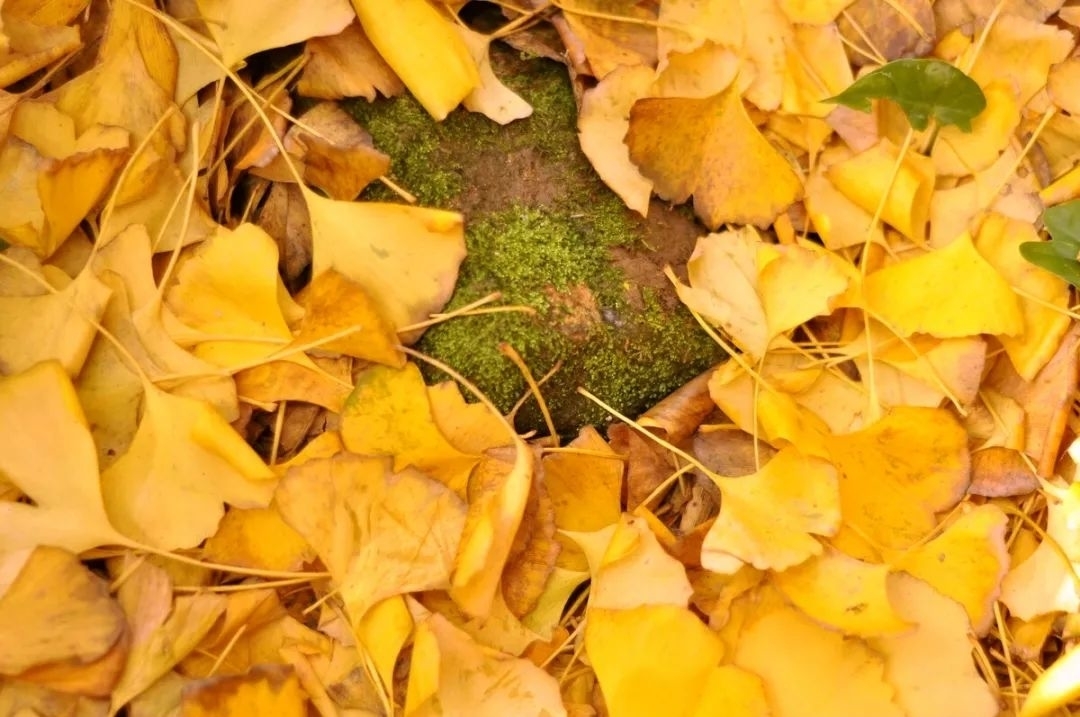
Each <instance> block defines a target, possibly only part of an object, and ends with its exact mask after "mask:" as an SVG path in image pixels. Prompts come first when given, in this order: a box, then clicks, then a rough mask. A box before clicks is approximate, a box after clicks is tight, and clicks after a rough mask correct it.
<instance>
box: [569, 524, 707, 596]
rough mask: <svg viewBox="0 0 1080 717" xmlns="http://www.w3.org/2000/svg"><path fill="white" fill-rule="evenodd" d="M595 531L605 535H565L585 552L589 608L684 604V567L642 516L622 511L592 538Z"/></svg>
mask: <svg viewBox="0 0 1080 717" xmlns="http://www.w3.org/2000/svg"><path fill="white" fill-rule="evenodd" d="M600 535H603V536H604V539H601V540H598V541H590V540H588V539H587V538H585V537H584V536H581V535H580V534H573V533H571V534H570V537H571V538H574V539H575V540H579V539H580V540H581V543H579V544H580V545H582V547H583V548H585V549H586V550H585V553H586V555H588V556H589V562H590V567H591V568H592V572H593V583H592V590H591V596H590V599H589V607H590V609H592V608H604V609H609V610H627V609H630V608H635V607H639V606H641V605H677V606H679V607H686V606H687V604H688V603H689V600H690V595H691V593H692V592H693V589H692V588H691V587H690V581H689V580H687V578H686V570H685V568H683V566H682V563H680V562H679V561H678V560H676V559H675V558H673V557H671V556H670V555H668V554H667V552H665V551H664V549H663V548H662V547H661V546H660V543H659V541H658V540H657V539H656V536H655V535H653V533H652V531H650V530H649V526H648V524H647V523H646V522H645V521H644V520H643V519H641V518H635V517H633V516H630V515H626V514H624V515H623V516H622V518H621V520H620V521H619V522H618V523H617V524H616V525H615V526H614V530H613V531H607V530H605V531H599V533H598V534H597V537H599V536H600ZM605 541H606V542H605ZM590 546H591V547H592V548H593V549H590ZM595 548H600V549H601V550H602V552H600V551H596V550H595Z"/></svg>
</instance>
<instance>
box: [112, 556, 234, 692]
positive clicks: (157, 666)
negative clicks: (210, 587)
mask: <svg viewBox="0 0 1080 717" xmlns="http://www.w3.org/2000/svg"><path fill="white" fill-rule="evenodd" d="M117 599H118V600H119V601H120V605H121V607H123V608H124V612H125V613H126V614H127V620H128V624H130V625H131V636H132V644H131V652H130V655H129V657H128V661H127V664H126V665H125V666H124V672H123V674H121V675H120V682H119V683H118V684H117V685H116V688H115V689H114V690H113V693H112V709H113V711H118V710H119V709H120V708H121V707H123V706H124V705H125V704H127V703H128V701H129V700H131V699H132V698H133V697H135V695H137V694H139V693H140V692H142V691H143V690H145V689H146V688H148V687H149V686H150V685H152V684H154V683H155V682H157V681H158V679H160V678H161V677H162V676H164V675H165V674H167V673H168V672H169V671H170V670H172V669H173V667H175V666H176V665H177V663H179V662H180V661H181V660H183V659H184V658H185V657H187V655H188V653H190V652H191V651H192V650H194V649H195V648H196V647H197V646H198V645H199V643H200V642H201V641H202V639H203V637H205V636H206V634H207V633H208V632H210V630H211V629H212V628H213V627H214V625H215V624H217V622H218V618H220V617H221V615H222V614H223V613H224V612H225V608H226V606H227V604H228V601H227V599H226V598H225V597H224V596H222V595H215V594H214V593H201V594H198V595H180V596H178V597H176V598H175V599H174V598H173V594H172V582H171V581H170V579H169V576H168V574H167V573H166V572H165V570H164V569H163V568H160V567H158V566H157V565H152V564H149V563H144V564H142V565H139V566H138V568H137V569H135V570H134V572H133V573H131V574H129V575H128V577H127V579H126V580H125V581H124V582H123V584H122V585H121V586H120V589H119V590H118V592H117ZM162 645H168V648H166V649H162Z"/></svg>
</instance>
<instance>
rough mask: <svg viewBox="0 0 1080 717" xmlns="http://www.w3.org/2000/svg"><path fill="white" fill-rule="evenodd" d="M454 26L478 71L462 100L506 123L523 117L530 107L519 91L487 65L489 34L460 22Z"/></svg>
mask: <svg viewBox="0 0 1080 717" xmlns="http://www.w3.org/2000/svg"><path fill="white" fill-rule="evenodd" d="M454 29H455V30H457V31H458V34H460V35H461V39H462V40H464V41H465V46H466V47H468V48H469V53H470V54H471V55H472V58H473V62H475V63H476V69H477V72H478V74H479V78H480V79H479V84H478V85H477V86H476V88H475V89H474V90H473V91H472V92H470V93H469V94H468V95H466V96H465V99H464V101H463V104H464V105H465V108H466V109H468V110H470V111H472V112H479V113H481V114H483V115H485V116H486V117H487V118H488V119H490V120H492V121H494V122H498V123H499V124H510V123H511V122H513V121H514V120H518V119H524V118H526V117H528V116H529V115H531V114H532V111H533V108H532V105H530V104H529V103H528V102H526V101H525V100H523V99H522V98H521V96H520V95H518V94H517V93H516V92H514V91H513V90H511V89H510V88H509V87H507V86H506V85H504V84H503V83H502V82H500V81H499V78H498V77H496V76H495V71H494V70H492V69H491V59H490V58H489V57H488V53H489V50H490V46H491V41H492V40H493V39H494V38H493V37H492V36H490V35H483V34H481V33H479V32H473V31H472V30H470V29H469V28H467V27H465V26H463V25H454Z"/></svg>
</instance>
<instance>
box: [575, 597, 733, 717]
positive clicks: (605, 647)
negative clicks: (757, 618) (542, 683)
mask: <svg viewBox="0 0 1080 717" xmlns="http://www.w3.org/2000/svg"><path fill="white" fill-rule="evenodd" d="M585 651H586V653H587V654H588V656H589V662H590V664H592V666H593V669H594V670H595V671H596V677H597V679H598V680H599V682H600V689H601V690H602V691H603V693H604V702H605V703H606V704H607V708H608V710H610V713H611V714H612V715H619V716H620V717H630V716H637V715H640V716H641V717H648V716H649V715H702V717H704V715H706V714H720V713H719V712H716V711H712V710H710V709H708V708H709V707H710V706H711V705H709V704H707V703H703V701H702V700H703V697H704V698H707V699H710V700H711V699H718V700H720V699H722V696H721V695H718V694H717V691H716V690H715V689H712V688H710V689H708V690H706V691H705V694H704V695H703V694H702V685H705V684H710V683H712V681H713V680H717V679H722V678H720V677H719V676H716V672H717V671H718V670H722V669H724V668H721V667H719V663H720V658H721V657H723V652H724V648H723V645H722V644H721V642H720V639H719V638H718V637H717V636H716V635H715V634H714V633H713V632H712V631H711V630H709V628H707V627H706V626H705V625H704V624H703V623H702V622H701V620H699V619H698V618H697V616H696V615H694V613H692V612H690V611H689V610H687V609H685V608H681V607H677V606H674V605H646V606H642V607H638V608H634V609H631V610H605V609H598V608H597V609H590V610H589V612H588V617H587V619H586V622H585ZM720 704H723V702H722V701H721V702H718V703H717V705H714V706H718V705H720ZM751 714H753V713H751Z"/></svg>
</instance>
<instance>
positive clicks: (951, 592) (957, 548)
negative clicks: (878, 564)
mask: <svg viewBox="0 0 1080 717" xmlns="http://www.w3.org/2000/svg"><path fill="white" fill-rule="evenodd" d="M1007 521H1008V517H1007V516H1006V515H1005V513H1003V512H1002V510H1001V509H1000V508H998V507H997V506H996V505H993V504H992V503H990V504H987V505H980V506H978V507H976V508H973V509H971V510H970V511H968V512H967V513H964V514H963V515H961V516H960V517H959V518H957V520H956V522H955V523H953V524H951V525H950V526H949V527H947V528H946V529H945V532H943V533H942V534H941V535H939V536H938V537H936V538H934V539H933V540H931V541H930V542H928V543H926V544H924V545H920V546H918V547H915V548H912V549H910V550H907V551H905V552H904V553H902V554H901V555H899V556H898V557H897V558H895V559H894V560H892V564H893V566H894V567H895V568H897V569H898V570H904V571H905V572H908V573H910V574H912V575H914V576H915V577H917V578H919V579H920V580H923V581H924V582H926V583H927V584H928V585H930V586H931V587H933V588H934V589H935V590H936V591H937V592H939V593H940V594H942V595H944V596H945V597H948V598H952V599H953V600H955V601H956V602H958V603H960V605H961V606H962V607H963V608H964V610H966V611H967V615H968V618H969V619H970V620H971V628H972V630H974V631H975V634H976V635H980V636H982V635H985V634H986V633H987V631H988V630H989V629H990V626H991V625H992V624H993V621H994V608H993V606H994V601H995V600H996V599H997V597H998V594H999V593H1000V590H1001V581H1002V579H1003V578H1004V577H1005V573H1006V572H1008V570H1009V552H1008V550H1007V549H1006V547H1005V524H1006V522H1007Z"/></svg>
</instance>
